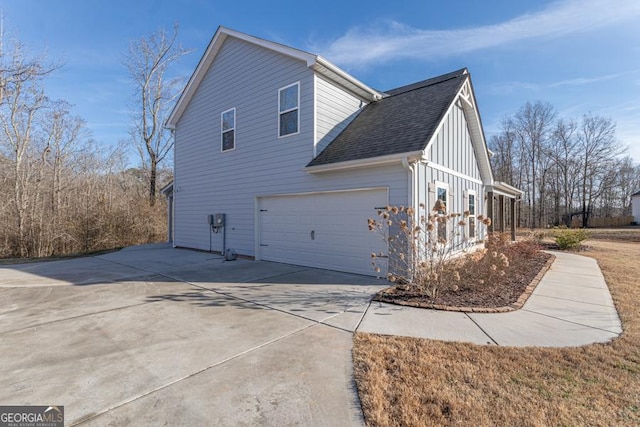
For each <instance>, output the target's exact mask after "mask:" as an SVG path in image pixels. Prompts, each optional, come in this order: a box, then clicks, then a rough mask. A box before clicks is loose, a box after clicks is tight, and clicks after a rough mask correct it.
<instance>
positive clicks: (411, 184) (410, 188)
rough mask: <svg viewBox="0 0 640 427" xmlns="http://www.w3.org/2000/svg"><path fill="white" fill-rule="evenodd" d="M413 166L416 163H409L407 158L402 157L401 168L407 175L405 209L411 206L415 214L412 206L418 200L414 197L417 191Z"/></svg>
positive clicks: (414, 207) (415, 208) (415, 207)
mask: <svg viewBox="0 0 640 427" xmlns="http://www.w3.org/2000/svg"><path fill="white" fill-rule="evenodd" d="M415 165H416V163H409V158H408V157H403V158H402V167H403V168H405V170H406V171H407V173H408V177H407V184H408V185H407V207H409V206H411V207H413V209H414V210H415V211H416V212H417V208H418V207H417V206H413V205H414V204H415V202H416V201H417V200H418V199H417V197H416V194H415V193H416V191H417V188H416V187H417V185H416V184H415V180H416V178H415V172H416V169H415Z"/></svg>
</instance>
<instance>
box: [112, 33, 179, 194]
mask: <svg viewBox="0 0 640 427" xmlns="http://www.w3.org/2000/svg"><path fill="white" fill-rule="evenodd" d="M177 37H178V26H177V25H175V26H174V27H173V32H172V33H171V34H167V33H166V31H165V30H164V29H160V30H158V31H157V32H155V33H154V34H152V35H150V36H148V37H143V38H141V39H139V40H135V41H132V42H131V44H130V46H129V51H128V53H127V54H126V56H125V58H124V65H125V66H126V67H127V70H128V71H129V75H130V77H131V79H132V82H133V85H134V99H135V108H134V113H133V114H134V126H133V129H132V131H131V135H132V137H133V139H134V141H135V143H136V144H137V149H138V152H139V153H140V156H141V159H142V162H143V166H144V168H145V169H146V170H147V171H148V178H149V193H148V196H149V204H150V205H152V206H153V205H154V203H155V201H156V187H157V184H156V181H157V169H158V165H159V164H160V163H161V162H162V160H164V159H165V157H166V156H167V154H169V152H170V151H171V149H172V147H173V138H172V135H171V134H170V132H168V131H167V130H166V129H165V128H164V127H163V124H164V121H165V117H166V114H167V113H168V108H170V107H171V106H172V104H173V102H174V101H175V99H176V98H177V96H178V95H179V93H180V92H179V89H180V88H181V86H182V79H180V78H173V79H168V69H169V67H170V66H171V65H172V64H173V63H174V62H176V61H177V60H178V59H179V58H180V57H181V56H183V55H185V54H186V53H188V51H187V50H185V49H183V48H182V47H181V46H180V45H179V44H177V43H176V39H177Z"/></svg>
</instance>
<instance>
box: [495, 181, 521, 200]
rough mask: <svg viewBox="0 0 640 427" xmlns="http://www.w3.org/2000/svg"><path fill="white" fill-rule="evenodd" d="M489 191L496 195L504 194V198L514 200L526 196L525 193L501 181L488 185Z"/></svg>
mask: <svg viewBox="0 0 640 427" xmlns="http://www.w3.org/2000/svg"><path fill="white" fill-rule="evenodd" d="M487 191H493V192H494V193H498V194H502V195H503V196H507V197H512V198H513V197H518V196H521V195H522V194H524V191H522V190H519V189H517V188H516V187H514V186H512V185H509V184H507V183H506V182H501V181H497V182H494V183H493V184H492V185H487Z"/></svg>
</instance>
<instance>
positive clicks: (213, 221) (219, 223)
mask: <svg viewBox="0 0 640 427" xmlns="http://www.w3.org/2000/svg"><path fill="white" fill-rule="evenodd" d="M208 221H209V225H211V227H213V228H219V227H224V214H221V213H217V214H212V215H209V216H208Z"/></svg>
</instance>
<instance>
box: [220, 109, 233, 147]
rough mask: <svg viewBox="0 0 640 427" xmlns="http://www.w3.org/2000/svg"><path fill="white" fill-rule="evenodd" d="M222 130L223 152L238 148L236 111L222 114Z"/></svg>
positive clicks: (231, 110)
mask: <svg viewBox="0 0 640 427" xmlns="http://www.w3.org/2000/svg"><path fill="white" fill-rule="evenodd" d="M220 129H221V133H222V137H221V139H222V151H229V150H233V149H234V148H236V109H235V108H232V109H230V110H227V111H224V112H223V113H222V114H220Z"/></svg>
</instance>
